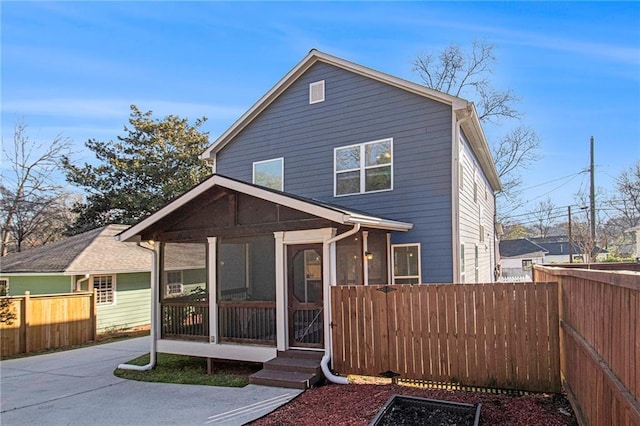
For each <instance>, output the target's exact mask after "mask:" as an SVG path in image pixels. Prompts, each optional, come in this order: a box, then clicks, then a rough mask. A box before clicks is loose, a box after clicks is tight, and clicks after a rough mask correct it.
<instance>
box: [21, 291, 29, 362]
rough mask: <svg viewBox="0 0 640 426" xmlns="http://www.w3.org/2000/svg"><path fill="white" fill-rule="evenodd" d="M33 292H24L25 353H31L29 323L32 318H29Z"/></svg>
mask: <svg viewBox="0 0 640 426" xmlns="http://www.w3.org/2000/svg"><path fill="white" fill-rule="evenodd" d="M30 304H31V292H30V291H29V290H27V291H25V292H24V306H23V311H22V319H23V323H24V335H23V338H24V352H25V353H29V349H31V348H30V347H29V328H30V327H31V326H30V324H29V322H30V318H29V316H30V315H31V306H30Z"/></svg>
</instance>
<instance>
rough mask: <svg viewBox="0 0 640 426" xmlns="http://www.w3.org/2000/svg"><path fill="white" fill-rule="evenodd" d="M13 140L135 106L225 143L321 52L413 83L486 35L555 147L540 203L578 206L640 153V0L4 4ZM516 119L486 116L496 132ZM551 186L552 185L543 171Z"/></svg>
mask: <svg viewBox="0 0 640 426" xmlns="http://www.w3.org/2000/svg"><path fill="white" fill-rule="evenodd" d="M0 8H1V9H0V13H1V15H2V22H1V24H2V30H1V31H2V46H1V47H2V69H1V71H2V77H1V78H2V95H1V98H2V139H3V141H6V142H9V141H11V140H12V137H13V127H14V125H15V123H16V122H17V121H18V120H20V119H24V121H25V122H26V123H27V124H28V126H29V131H28V132H29V135H30V136H31V137H32V138H33V139H36V140H42V141H46V140H50V139H51V138H52V137H54V136H55V135H58V134H62V135H63V136H66V137H69V138H71V139H72V140H73V141H74V144H75V147H76V150H77V154H76V158H77V160H78V161H91V160H92V157H91V153H90V152H88V151H86V149H85V148H84V142H85V141H86V140H87V139H89V138H96V139H98V140H110V139H115V138H116V137H117V136H119V135H120V136H121V135H123V134H124V133H123V126H124V125H125V124H126V123H127V119H128V116H129V112H130V110H129V105H130V104H136V105H137V106H138V107H139V108H140V109H141V110H143V111H147V110H152V111H153V112H154V116H155V117H157V118H160V117H163V116H165V115H168V114H175V115H179V116H181V117H189V118H190V119H191V120H195V118H197V117H201V116H206V117H207V118H208V121H207V123H206V125H205V127H204V129H205V130H207V131H209V132H210V138H211V140H213V139H215V138H216V137H217V136H218V135H219V134H221V133H222V132H223V131H224V130H225V129H226V128H227V127H229V126H230V125H231V124H232V123H233V122H234V121H235V120H236V119H237V118H238V117H239V116H240V115H241V114H242V113H243V112H244V111H245V110H246V109H248V108H249V107H250V106H251V105H253V103H254V102H255V101H256V100H258V99H259V98H260V97H261V96H262V95H263V94H264V93H265V92H266V91H267V90H269V89H270V88H271V87H272V86H273V85H274V84H275V83H276V82H277V81H278V80H279V79H280V78H281V77H282V76H283V75H284V74H285V73H287V72H288V71H289V70H290V69H291V68H292V67H293V66H295V64H297V63H298V62H299V61H300V60H301V59H302V58H303V57H304V56H305V55H306V54H307V52H308V51H309V50H310V49H311V48H317V49H319V50H322V51H325V52H327V53H330V54H333V55H336V56H339V57H343V58H345V59H348V60H351V61H354V62H357V63H360V64H362V65H365V66H368V67H371V68H375V69H378V70H380V71H383V72H387V73H389V74H393V75H396V76H399V77H402V78H405V79H408V80H412V81H419V77H418V75H417V74H416V73H415V72H413V71H412V62H413V60H414V59H415V57H416V55H417V54H418V53H420V52H434V51H439V50H441V49H442V48H444V47H445V46H447V45H448V44H450V43H458V44H460V45H462V46H468V45H470V43H471V41H472V40H473V39H485V40H486V41H487V42H489V43H491V44H494V45H495V54H496V56H497V58H498V62H497V64H496V66H495V73H494V76H493V80H494V84H495V85H496V86H497V87H500V88H511V89H512V90H513V91H514V92H515V93H516V94H517V95H518V96H519V97H520V98H521V102H520V103H519V104H518V108H519V109H520V110H521V111H522V112H523V113H524V114H525V116H524V117H523V120H522V121H523V124H525V125H527V126H530V127H531V128H533V129H534V130H535V131H536V132H537V133H538V135H539V136H540V138H541V140H542V155H543V158H542V159H541V160H540V161H538V162H537V163H536V164H535V165H533V166H532V167H531V168H530V169H529V170H526V171H524V173H523V175H524V180H525V184H524V187H528V188H530V189H529V190H528V191H527V194H526V197H525V198H526V199H527V200H529V205H528V206H525V209H526V208H527V207H529V208H531V207H533V206H534V205H535V204H537V203H538V202H540V201H542V200H544V199H546V197H547V196H549V197H550V199H551V200H552V202H554V203H555V204H556V205H558V206H566V205H569V204H575V200H574V194H575V193H576V192H578V191H581V190H582V191H588V184H589V179H588V175H587V174H586V173H580V172H581V171H584V170H585V169H586V168H587V167H588V165H589V137H590V136H592V135H593V136H594V137H595V140H596V150H595V151H596V172H597V174H596V185H597V186H598V187H601V188H602V189H603V190H605V191H607V190H610V189H611V187H612V185H613V181H614V178H615V177H617V176H618V175H619V173H620V172H621V171H622V170H623V169H626V168H628V167H630V166H631V165H633V164H634V163H635V162H636V161H638V159H640V3H638V2H625V3H611V2H572V3H556V2H508V3H507V2H499V3H491V2H472V3H461V2H434V3H431V2H430V3H421V2H392V3H383V2H357V3H346V2H338V3H325V2H311V3H309V2H305V3H298V2H293V3H289V2H288V3H282V2H280V3H247V2H194V3H174V2H53V3H43V2H2V4H1V5H0ZM510 127H511V125H503V126H501V127H495V126H488V127H485V131H486V134H487V136H488V138H489V139H490V140H491V139H494V138H498V137H500V136H501V135H503V134H505V133H506V132H507V131H508V130H509V129H510ZM546 182H549V183H546Z"/></svg>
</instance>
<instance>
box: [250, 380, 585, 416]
mask: <svg viewBox="0 0 640 426" xmlns="http://www.w3.org/2000/svg"><path fill="white" fill-rule="evenodd" d="M394 394H401V395H409V396H417V397H423V398H431V399H440V400H446V401H453V402H463V403H468V404H478V403H480V404H482V410H481V416H480V424H481V425H513V426H520V425H522V426H525V425H527V426H528V425H534V424H543V425H545V426H576V425H577V424H578V423H577V422H576V419H575V416H574V415H573V411H572V410H571V406H570V405H569V403H568V401H567V399H566V398H564V396H562V395H558V394H531V395H523V396H511V395H502V394H494V393H485V392H468V391H458V390H456V391H453V390H444V389H425V388H417V387H409V386H400V385H396V384H384V385H373V384H349V385H335V384H329V385H325V386H320V387H316V388H312V389H309V390H307V391H306V392H304V393H303V394H301V395H300V396H299V397H297V398H296V399H294V400H293V401H291V402H290V403H288V404H286V405H284V406H282V407H280V408H278V409H277V410H275V411H274V412H272V413H271V414H269V415H267V416H266V417H263V418H262V419H259V420H257V421H255V422H254V423H251V425H252V426H266V425H300V426H304V425H309V426H316V425H318V423H319V422H321V423H325V424H332V425H362V426H366V425H368V424H369V423H370V422H371V421H372V420H373V418H374V417H375V416H376V413H377V412H378V410H379V409H380V408H381V407H382V406H383V405H384V403H385V402H386V401H387V400H388V399H389V398H390V397H391V396H392V395H394Z"/></svg>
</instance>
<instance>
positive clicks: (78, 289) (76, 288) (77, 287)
mask: <svg viewBox="0 0 640 426" xmlns="http://www.w3.org/2000/svg"><path fill="white" fill-rule="evenodd" d="M89 277H90V275H89V274H84V278H81V279H79V280H78V281H76V283H75V284H74V286H73V291H81V290H80V289H81V287H82V286H81V284H82V283H83V282H84V281H87V280H88V279H89ZM87 290H88V289H87Z"/></svg>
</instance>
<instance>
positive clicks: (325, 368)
mask: <svg viewBox="0 0 640 426" xmlns="http://www.w3.org/2000/svg"><path fill="white" fill-rule="evenodd" d="M360 227H361V225H360V224H359V223H356V224H355V225H353V228H352V229H350V230H349V231H347V232H343V233H342V234H340V235H336V236H335V237H333V238H330V239H329V240H327V241H326V243H327V244H328V245H329V244H333V243H335V242H337V241H340V240H342V239H344V238H347V237H350V236H351V235H354V234H357V233H358V232H360ZM331 285H335V283H332V284H331ZM328 294H329V295H330V294H331V292H328ZM329 297H331V296H329ZM328 302H329V306H331V300H328ZM329 312H331V311H329ZM328 337H329V353H325V355H324V356H323V357H322V361H320V368H321V369H322V374H324V376H325V377H326V378H327V379H328V380H329V381H330V382H332V383H336V384H338V385H348V384H349V379H348V378H347V377H340V376H336V375H335V374H333V372H332V371H331V369H330V368H329V361H330V360H331V356H330V355H329V354H330V353H331V350H332V348H333V340H332V339H331V335H329V336H328Z"/></svg>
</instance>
